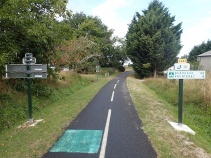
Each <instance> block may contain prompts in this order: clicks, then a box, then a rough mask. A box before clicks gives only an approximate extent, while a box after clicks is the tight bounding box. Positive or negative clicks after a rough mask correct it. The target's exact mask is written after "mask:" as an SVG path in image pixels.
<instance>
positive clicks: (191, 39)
mask: <svg viewBox="0 0 211 158" xmlns="http://www.w3.org/2000/svg"><path fill="white" fill-rule="evenodd" d="M210 28H211V17H204V18H202V19H200V20H197V21H195V22H193V23H192V26H189V27H186V28H184V30H183V34H182V37H181V40H182V44H183V45H184V47H183V49H182V50H181V54H180V55H184V54H188V53H189V52H190V51H191V49H192V48H193V47H194V46H196V45H199V44H201V43H202V42H203V41H204V42H206V41H207V40H208V39H211V29H210Z"/></svg>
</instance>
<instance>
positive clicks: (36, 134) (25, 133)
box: [0, 77, 112, 158]
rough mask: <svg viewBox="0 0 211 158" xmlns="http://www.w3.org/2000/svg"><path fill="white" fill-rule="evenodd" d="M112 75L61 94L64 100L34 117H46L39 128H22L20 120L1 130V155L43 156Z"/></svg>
mask: <svg viewBox="0 0 211 158" xmlns="http://www.w3.org/2000/svg"><path fill="white" fill-rule="evenodd" d="M111 78H112V77H109V78H100V79H99V81H98V82H97V81H94V82H93V83H92V84H91V85H89V86H87V87H85V88H82V89H80V90H78V91H76V92H74V93H65V95H63V96H60V97H61V98H62V99H59V100H58V99H56V100H55V102H51V105H48V106H46V107H45V108H43V109H42V110H41V111H38V112H36V113H34V119H44V121H43V122H41V123H39V124H38V125H37V126H35V127H30V128H21V129H18V128H17V126H18V125H20V123H19V124H16V125H15V126H14V127H12V128H10V129H8V130H3V131H2V133H0V157H1V158H11V157H12V158H20V157H24V158H38V157H41V156H42V155H43V154H44V153H45V152H47V150H48V149H49V148H50V147H51V146H52V145H53V144H54V143H55V141H56V140H57V139H58V137H59V136H60V135H61V134H62V133H63V132H64V130H65V128H66V126H67V125H68V124H69V123H70V122H71V121H72V120H73V119H74V118H75V117H76V116H77V115H78V114H79V113H80V111H81V110H82V109H83V108H85V106H86V105H87V103H88V102H90V101H91V99H92V98H93V97H94V96H95V95H96V94H97V92H98V91H99V90H100V89H101V88H102V87H103V86H104V85H105V84H106V83H107V82H108V81H109V80H111ZM64 91H66V90H65V89H64ZM48 103H50V102H48Z"/></svg>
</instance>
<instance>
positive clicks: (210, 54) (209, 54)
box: [198, 50, 211, 57]
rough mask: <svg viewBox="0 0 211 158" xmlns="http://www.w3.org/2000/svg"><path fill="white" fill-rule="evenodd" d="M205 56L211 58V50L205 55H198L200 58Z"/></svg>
mask: <svg viewBox="0 0 211 158" xmlns="http://www.w3.org/2000/svg"><path fill="white" fill-rule="evenodd" d="M205 56H211V50H210V51H208V52H205V53H202V54H200V55H198V57H205Z"/></svg>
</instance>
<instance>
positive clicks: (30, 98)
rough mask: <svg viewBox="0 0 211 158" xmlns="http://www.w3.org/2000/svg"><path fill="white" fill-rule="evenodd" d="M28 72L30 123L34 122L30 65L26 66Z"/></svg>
mask: <svg viewBox="0 0 211 158" xmlns="http://www.w3.org/2000/svg"><path fill="white" fill-rule="evenodd" d="M26 68H27V71H28V74H27V83H28V110H29V123H33V118H32V95H31V78H30V77H31V75H30V65H29V64H27V66H26Z"/></svg>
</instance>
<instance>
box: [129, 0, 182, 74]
mask: <svg viewBox="0 0 211 158" xmlns="http://www.w3.org/2000/svg"><path fill="white" fill-rule="evenodd" d="M174 21H175V17H174V16H171V15H170V13H169V11H168V8H165V7H164V5H163V4H162V3H161V2H159V1H157V0H154V1H152V2H151V3H150V4H149V6H148V9H147V10H144V11H143V15H141V14H139V13H138V12H137V13H136V14H135V16H134V17H133V19H132V21H131V24H130V25H129V30H128V33H127V35H126V42H127V44H126V45H127V53H128V56H129V57H130V59H131V60H132V62H133V68H134V70H135V71H136V72H137V73H138V74H139V75H140V77H145V76H150V75H151V74H152V73H154V76H156V74H157V71H163V70H165V69H167V68H168V67H170V66H171V65H172V64H173V63H174V62H175V60H176V56H177V55H178V53H179V51H180V49H181V48H182V46H181V44H180V35H181V33H182V30H181V23H179V24H177V25H175V26H174ZM146 64H147V65H148V66H149V67H146Z"/></svg>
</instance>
